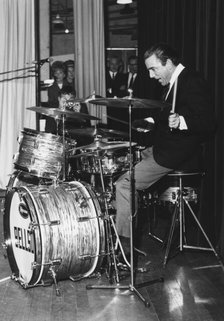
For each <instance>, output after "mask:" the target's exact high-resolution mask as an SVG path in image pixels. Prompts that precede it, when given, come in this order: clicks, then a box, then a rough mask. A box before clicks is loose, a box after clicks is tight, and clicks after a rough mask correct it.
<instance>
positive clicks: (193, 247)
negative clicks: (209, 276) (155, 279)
mask: <svg viewBox="0 0 224 321" xmlns="http://www.w3.org/2000/svg"><path fill="white" fill-rule="evenodd" d="M183 199H184V202H185V203H186V205H187V207H188V209H189V211H190V213H191V215H192V216H193V218H194V220H195V222H196V223H197V225H198V227H199V229H200V230H201V232H202V234H203V235H204V237H205V239H206V241H207V243H208V244H209V246H210V248H204V247H199V246H189V245H186V244H185V245H184V248H187V249H193V250H194V249H195V250H202V251H213V253H214V254H215V257H216V258H217V260H218V262H219V264H220V265H221V267H222V269H223V270H224V265H223V262H222V260H221V259H220V257H219V255H218V253H217V252H216V250H215V248H214V247H213V245H212V243H211V241H210V240H209V238H208V236H207V234H206V233H205V231H204V229H203V228H202V226H201V224H200V222H199V220H198V218H197V216H196V215H195V213H194V211H193V210H192V208H191V206H190V204H189V202H188V200H187V199H186V198H185V197H183Z"/></svg>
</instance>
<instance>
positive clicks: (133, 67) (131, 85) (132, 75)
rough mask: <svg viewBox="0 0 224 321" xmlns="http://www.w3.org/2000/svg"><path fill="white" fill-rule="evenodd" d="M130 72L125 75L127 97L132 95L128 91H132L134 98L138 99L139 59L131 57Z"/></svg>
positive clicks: (129, 61)
mask: <svg viewBox="0 0 224 321" xmlns="http://www.w3.org/2000/svg"><path fill="white" fill-rule="evenodd" d="M128 70H129V71H128V72H127V73H126V74H125V79H126V96H129V95H130V92H129V91H128V89H131V90H132V97H138V94H137V92H138V91H137V90H138V57H137V56H130V57H129V58H128Z"/></svg>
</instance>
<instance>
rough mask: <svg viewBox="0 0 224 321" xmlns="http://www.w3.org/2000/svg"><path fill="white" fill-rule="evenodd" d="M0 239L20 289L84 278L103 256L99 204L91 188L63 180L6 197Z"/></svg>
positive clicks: (102, 225)
mask: <svg viewBox="0 0 224 321" xmlns="http://www.w3.org/2000/svg"><path fill="white" fill-rule="evenodd" d="M5 203H6V204H5V215H4V238H5V244H6V245H7V254H8V258H9V263H10V267H11V270H12V272H13V274H14V275H15V277H16V278H18V281H19V282H20V283H21V284H22V285H23V286H24V287H29V286H34V285H37V284H38V283H40V282H42V283H45V281H46V282H48V283H49V280H50V279H51V268H52V267H53V269H54V271H55V273H56V278H57V280H63V279H68V278H69V277H70V276H73V277H74V278H75V277H77V278H78V279H80V278H84V277H88V276H89V275H91V274H92V273H93V272H95V271H97V270H98V269H99V267H100V266H101V264H102V261H103V258H104V256H105V231H104V221H103V219H102V213H101V208H100V204H99V202H98V200H97V198H96V195H95V193H94V192H93V190H92V188H91V187H90V186H89V185H88V184H85V185H84V183H80V182H76V181H74V182H69V183H62V184H60V185H58V186H56V187H55V186H53V185H51V186H44V185H42V186H34V185H33V186H31V185H30V186H20V187H17V188H12V190H11V191H9V192H8V193H7V196H6V201H5Z"/></svg>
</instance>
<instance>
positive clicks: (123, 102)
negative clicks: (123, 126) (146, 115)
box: [89, 98, 170, 108]
mask: <svg viewBox="0 0 224 321" xmlns="http://www.w3.org/2000/svg"><path fill="white" fill-rule="evenodd" d="M89 102H90V103H91V104H94V105H103V106H107V107H120V108H128V107H129V106H130V104H131V106H132V107H133V108H166V107H169V106H170V104H168V103H166V102H163V101H159V100H150V99H140V98H99V99H93V100H90V101H89Z"/></svg>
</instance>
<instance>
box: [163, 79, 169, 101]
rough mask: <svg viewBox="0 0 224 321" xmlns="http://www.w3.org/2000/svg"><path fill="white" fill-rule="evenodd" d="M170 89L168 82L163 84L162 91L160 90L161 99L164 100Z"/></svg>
mask: <svg viewBox="0 0 224 321" xmlns="http://www.w3.org/2000/svg"><path fill="white" fill-rule="evenodd" d="M169 89H170V83H168V84H167V85H166V86H164V88H163V92H162V100H166V95H167V93H168V91H169Z"/></svg>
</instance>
